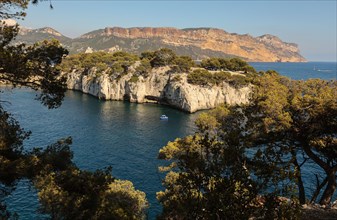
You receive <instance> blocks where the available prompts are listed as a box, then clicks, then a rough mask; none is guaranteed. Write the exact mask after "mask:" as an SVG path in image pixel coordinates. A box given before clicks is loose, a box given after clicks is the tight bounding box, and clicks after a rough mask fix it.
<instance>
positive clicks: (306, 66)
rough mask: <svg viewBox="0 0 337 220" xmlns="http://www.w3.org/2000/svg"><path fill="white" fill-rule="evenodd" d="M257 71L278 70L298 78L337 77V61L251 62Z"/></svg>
mask: <svg viewBox="0 0 337 220" xmlns="http://www.w3.org/2000/svg"><path fill="white" fill-rule="evenodd" d="M249 64H251V65H252V66H253V67H254V68H255V69H256V70H257V71H260V70H262V71H266V70H276V71H277V72H279V73H280V74H281V75H284V76H287V77H290V78H292V79H296V80H302V79H303V80H306V79H309V78H320V79H326V80H331V79H337V78H336V77H337V63H336V62H307V63H268V62H266V63H265V62H262V63H249Z"/></svg>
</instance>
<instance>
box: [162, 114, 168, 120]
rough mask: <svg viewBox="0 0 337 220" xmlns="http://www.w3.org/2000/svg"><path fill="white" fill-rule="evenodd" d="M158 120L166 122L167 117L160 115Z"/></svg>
mask: <svg viewBox="0 0 337 220" xmlns="http://www.w3.org/2000/svg"><path fill="white" fill-rule="evenodd" d="M160 120H168V117H167V116H166V115H161V116H160Z"/></svg>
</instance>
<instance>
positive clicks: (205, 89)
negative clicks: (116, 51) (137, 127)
mask: <svg viewBox="0 0 337 220" xmlns="http://www.w3.org/2000/svg"><path fill="white" fill-rule="evenodd" d="M167 70H168V67H161V68H158V69H154V70H153V71H152V72H151V73H150V74H149V76H148V77H147V78H143V77H142V76H139V78H138V81H137V82H135V81H134V80H130V79H131V77H132V72H130V73H129V74H127V75H124V76H122V77H120V78H118V79H115V78H114V77H112V76H109V75H108V74H107V73H100V74H98V73H97V72H96V70H95V69H91V70H89V71H87V72H83V71H77V70H74V71H73V72H71V73H67V74H66V75H67V86H68V88H69V89H74V90H79V91H82V92H84V93H87V94H91V95H93V96H96V97H98V98H100V99H105V100H129V101H130V102H136V103H146V102H155V103H159V104H166V105H170V106H173V107H175V108H178V109H181V110H183V111H187V112H190V113H192V112H195V111H198V110H202V109H211V108H214V107H216V106H217V105H219V104H222V103H228V104H239V103H246V102H247V101H248V98H249V93H250V90H251V88H250V87H243V88H240V89H236V88H234V87H231V86H230V85H229V84H227V83H223V85H222V86H198V85H191V84H189V83H187V77H186V74H179V75H180V77H175V75H176V74H168V73H167ZM177 78H179V80H177Z"/></svg>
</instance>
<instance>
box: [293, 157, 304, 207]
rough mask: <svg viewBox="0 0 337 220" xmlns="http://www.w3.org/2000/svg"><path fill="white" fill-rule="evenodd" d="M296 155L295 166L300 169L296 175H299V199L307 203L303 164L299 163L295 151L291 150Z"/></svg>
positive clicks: (302, 202)
mask: <svg viewBox="0 0 337 220" xmlns="http://www.w3.org/2000/svg"><path fill="white" fill-rule="evenodd" d="M291 153H292V155H293V157H294V166H295V167H296V169H297V170H298V173H297V175H296V177H297V186H298V199H299V200H300V203H301V204H305V190H304V185H303V180H302V175H301V166H300V165H299V164H298V161H297V157H296V153H295V152H294V151H292V152H291Z"/></svg>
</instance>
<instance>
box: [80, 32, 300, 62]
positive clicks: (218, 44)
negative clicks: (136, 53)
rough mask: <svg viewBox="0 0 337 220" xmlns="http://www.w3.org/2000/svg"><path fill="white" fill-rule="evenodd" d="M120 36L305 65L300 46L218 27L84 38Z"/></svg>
mask: <svg viewBox="0 0 337 220" xmlns="http://www.w3.org/2000/svg"><path fill="white" fill-rule="evenodd" d="M97 35H100V36H107V37H108V36H116V37H120V38H129V39H137V38H160V39H161V41H162V42H163V43H165V44H168V45H175V46H197V47H199V48H202V49H210V50H214V51H219V52H223V53H226V54H231V55H236V56H240V57H244V58H246V59H247V60H249V61H269V62H277V61H282V62H304V61H306V60H305V58H303V57H302V56H301V55H300V54H299V49H298V46H297V45H296V44H293V43H286V42H283V41H281V40H280V39H279V38H278V37H275V36H272V35H263V36H260V37H252V36H250V35H248V34H245V35H238V34H231V33H227V32H225V31H223V30H220V29H214V28H193V29H176V28H150V27H145V28H120V27H113V28H105V29H104V30H102V31H101V32H100V33H95V34H92V35H84V36H83V38H95V37H96V36H97Z"/></svg>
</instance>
